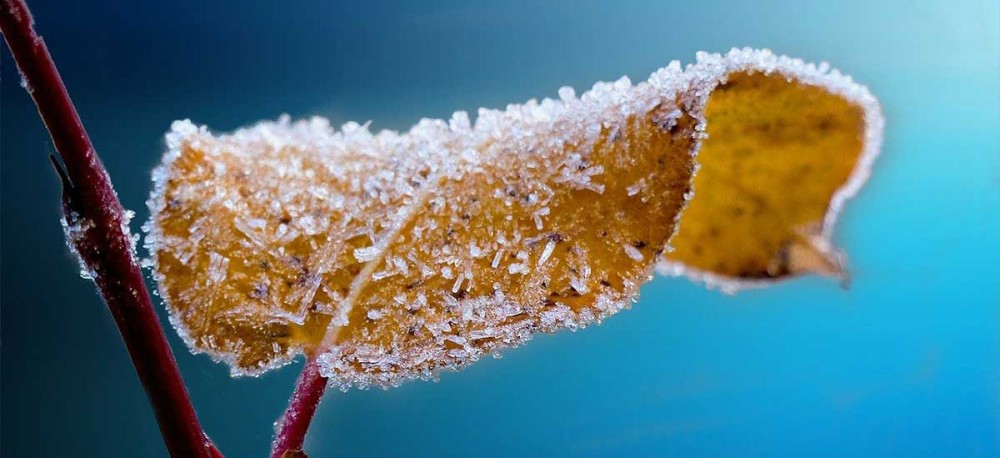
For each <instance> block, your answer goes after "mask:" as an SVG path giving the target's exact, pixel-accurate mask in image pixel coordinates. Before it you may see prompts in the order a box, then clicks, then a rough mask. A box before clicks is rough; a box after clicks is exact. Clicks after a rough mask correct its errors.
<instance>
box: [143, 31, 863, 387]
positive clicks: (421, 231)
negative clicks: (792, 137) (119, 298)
mask: <svg viewBox="0 0 1000 458" xmlns="http://www.w3.org/2000/svg"><path fill="white" fill-rule="evenodd" d="M698 60H699V62H698V63H697V64H695V65H693V66H689V67H688V68H687V69H686V70H685V69H682V67H681V65H680V64H679V63H677V62H673V63H671V64H670V65H669V66H667V67H666V68H663V69H661V70H659V71H657V72H655V73H653V75H652V76H650V78H649V79H648V80H647V81H644V82H641V83H639V84H635V85H633V84H632V83H631V82H630V81H629V80H628V78H622V79H620V80H618V81H615V82H613V83H597V84H596V85H594V87H593V88H592V89H591V90H590V91H588V92H586V93H585V94H583V95H582V96H579V97H578V96H576V94H575V93H574V90H573V89H572V88H568V87H564V88H562V89H560V90H559V92H558V93H559V100H550V99H544V100H542V101H541V102H537V101H535V100H531V101H529V102H528V103H526V104H523V105H510V106H508V107H507V109H506V110H503V111H496V110H486V109H481V110H479V112H478V113H477V116H476V120H475V122H474V123H473V122H471V120H470V117H469V116H468V115H467V114H466V113H464V112H457V113H455V114H454V115H453V116H452V117H451V119H450V120H448V121H442V120H423V121H421V122H420V123H418V124H417V125H416V126H414V127H413V128H412V129H410V131H408V132H406V133H396V132H389V131H382V132H378V133H372V132H370V131H369V130H368V128H367V125H359V124H356V123H348V124H345V125H344V126H342V127H341V128H340V129H339V130H338V129H333V128H332V127H331V126H330V125H329V123H328V122H327V121H326V120H324V119H321V118H312V119H310V120H305V121H296V122H292V121H290V120H289V119H288V118H287V117H283V118H281V119H280V120H278V121H277V122H263V123H260V124H258V125H256V126H253V127H249V128H245V129H240V130H237V131H235V132H233V133H231V134H226V135H214V134H212V133H210V132H209V131H208V130H207V128H206V127H204V126H196V125H195V124H192V123H191V122H189V121H178V122H175V123H174V125H173V126H172V129H171V131H170V133H168V134H167V144H168V148H169V150H168V152H167V154H166V155H165V158H164V160H163V164H162V165H161V166H160V167H159V168H158V169H157V170H156V172H155V173H154V182H155V190H154V192H153V195H152V198H151V200H150V208H151V210H152V211H153V218H152V220H151V221H150V223H149V224H147V226H146V229H147V232H148V235H147V238H146V245H147V247H148V249H149V251H150V253H151V256H152V262H151V264H152V266H153V267H154V270H155V276H156V279H157V281H158V284H159V290H160V293H161V296H162V297H163V299H164V301H165V302H166V304H167V306H168V308H169V310H170V314H171V321H172V323H173V324H174V326H175V327H176V328H177V330H178V332H179V333H180V334H181V336H182V337H183V338H184V340H185V342H186V343H187V344H188V345H189V346H190V347H191V348H192V349H193V350H194V351H197V352H206V353H208V354H210V355H212V356H213V357H214V358H216V359H218V360H222V361H225V362H227V363H228V364H229V365H230V367H231V368H232V371H233V373H234V374H238V375H255V374H259V373H261V372H264V371H266V370H268V369H271V368H274V367H277V366H280V365H283V364H285V363H287V362H288V361H290V360H291V359H292V358H294V357H295V356H296V355H300V354H309V355H314V356H316V357H318V358H319V359H320V361H321V365H322V372H323V374H324V375H326V376H327V377H329V378H330V380H331V383H334V384H336V385H338V386H340V387H342V388H347V387H349V386H360V387H367V386H372V385H375V386H383V387H386V386H394V385H397V384H399V383H400V382H402V381H404V380H406V379H411V378H433V377H434V376H435V374H436V373H437V371H439V370H441V369H447V368H451V369H454V368H459V367H461V366H463V365H466V364H469V363H471V362H474V361H476V360H477V359H478V358H480V357H482V356H483V355H486V354H491V353H493V354H496V353H497V352H499V351H500V350H502V349H504V348H508V347H513V346H516V345H518V344H520V343H523V342H524V341H526V340H528V339H529V338H530V337H531V335H532V334H533V333H535V332H552V331H555V330H558V329H563V328H568V329H578V328H581V327H584V326H587V325H589V324H592V323H596V322H600V321H601V320H603V319H604V318H606V317H608V316H610V315H611V314H614V313H615V312H617V311H619V310H621V309H622V308H625V307H627V306H628V305H629V304H630V303H631V301H633V300H635V298H636V295H637V293H638V288H639V286H640V285H641V284H642V283H643V282H645V281H647V280H648V279H649V278H650V275H651V273H652V272H653V269H654V268H655V267H656V266H657V265H658V264H663V265H667V264H666V263H667V262H668V261H667V260H666V256H667V255H668V253H669V251H670V250H671V249H672V248H671V245H670V242H671V238H672V237H673V236H674V234H675V232H676V231H677V227H678V221H679V220H681V221H682V223H681V225H682V226H683V224H684V223H683V220H682V219H681V212H682V210H683V209H684V208H685V206H686V205H687V202H688V200H689V199H690V198H691V197H692V195H694V193H693V191H694V188H693V187H692V183H693V178H694V176H695V170H696V169H697V163H696V154H697V152H698V151H699V148H700V146H701V143H702V141H703V140H704V139H705V137H706V126H707V124H706V119H705V105H706V103H707V101H708V98H709V94H710V93H711V92H712V91H713V90H714V89H715V88H716V86H719V85H720V84H723V83H724V82H725V81H726V79H727V77H728V76H729V75H731V74H734V73H739V72H743V73H748V74H753V73H759V74H761V75H772V74H773V75H779V76H780V78H782V79H785V80H788V81H793V80H794V81H795V83H796V84H801V85H808V86H818V87H821V88H822V89H823V90H824V91H826V92H829V93H831V94H834V95H836V96H837V97H840V98H842V99H844V100H847V102H848V103H849V104H850V105H851V106H856V107H860V109H861V110H862V112H863V113H862V114H863V115H864V116H865V119H866V121H865V122H866V123H867V124H864V125H863V126H862V128H863V129H864V132H875V135H877V132H879V131H880V128H881V126H880V124H878V126H876V127H877V128H876V127H873V126H874V124H872V123H880V122H881V118H880V117H878V111H877V103H875V102H874V99H872V98H871V96H870V95H868V93H867V91H866V90H865V89H864V88H863V87H860V86H857V85H855V84H854V83H853V82H851V81H850V79H849V78H846V77H843V76H841V75H839V74H837V73H829V72H828V71H827V69H826V68H816V67H815V66H807V65H805V64H803V63H802V62H800V61H796V60H791V59H787V58H779V57H776V56H774V55H772V54H771V53H770V52H767V51H752V50H734V51H733V52H731V53H729V54H728V55H727V56H720V55H707V54H704V55H699V57H698ZM872 107H874V108H872ZM862 137H863V136H862ZM863 140H864V145H863V146H862V147H861V148H860V150H864V151H865V152H864V153H863V154H862V156H863V157H865V158H866V159H864V160H862V161H860V162H861V163H864V164H863V165H859V167H860V168H864V169H865V170H867V163H868V162H870V159H867V158H870V157H872V156H873V153H869V152H868V151H875V150H877V148H878V145H877V143H878V139H877V138H864V137H863ZM866 161H867V162H866ZM864 173H866V171H865V172H852V177H853V178H851V182H852V183H854V182H855V181H857V180H863V175H864ZM859 176H861V178H858V177H859ZM850 186H853V187H854V188H852V189H848V190H847V191H839V192H841V194H839V195H846V194H850V193H853V192H854V191H853V189H856V186H855V185H850ZM840 189H843V188H840ZM833 191H835V189H834V190H831V192H833ZM845 193H846V194H845ZM828 207H829V208H828ZM835 207H839V203H837V204H836V205H834V206H828V205H827V203H824V206H823V210H824V211H833V212H835V211H836V210H835V209H833V208H835ZM831 224H832V223H831ZM670 262H671V264H670V265H675V266H676V265H677V264H678V263H679V261H677V260H674V261H670ZM681 263H682V262H681ZM673 271H676V268H674V270H673ZM699 271H700V270H699ZM720 275H728V274H726V273H722V274H720ZM719 278H721V277H719Z"/></svg>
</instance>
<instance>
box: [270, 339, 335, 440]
mask: <svg viewBox="0 0 1000 458" xmlns="http://www.w3.org/2000/svg"><path fill="white" fill-rule="evenodd" d="M326 384H327V381H326V378H325V377H323V376H322V375H320V373H319V364H318V363H317V362H316V359H315V358H309V359H308V360H307V361H306V365H305V367H303V368H302V373H301V374H299V379H298V380H297V381H296V382H295V391H294V392H292V399H291V400H290V401H288V409H286V410H285V413H284V414H283V415H282V416H281V418H280V419H278V421H277V423H275V424H274V442H273V443H272V444H271V458H283V457H284V458H295V457H304V456H306V455H305V453H303V452H302V444H303V442H304V441H305V438H306V431H308V430H309V424H310V423H312V419H313V415H314V414H316V407H317V406H319V401H320V399H321V398H322V397H323V392H325V391H326Z"/></svg>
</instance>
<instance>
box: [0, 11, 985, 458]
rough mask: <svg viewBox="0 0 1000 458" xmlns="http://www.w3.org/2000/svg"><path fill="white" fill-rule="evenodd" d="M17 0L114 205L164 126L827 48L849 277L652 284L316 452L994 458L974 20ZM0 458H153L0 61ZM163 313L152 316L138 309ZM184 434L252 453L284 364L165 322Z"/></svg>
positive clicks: (380, 394)
mask: <svg viewBox="0 0 1000 458" xmlns="http://www.w3.org/2000/svg"><path fill="white" fill-rule="evenodd" d="M368 3H375V2H359V1H354V2H288V3H281V2H273V1H242V2H237V3H231V4H229V5H223V4H221V2H193V1H170V2H130V1H120V0H113V1H107V0H105V1H95V0H77V1H72V2H70V1H59V0H34V1H30V0H29V4H30V5H31V7H33V9H34V13H35V18H36V20H37V23H38V28H39V30H40V32H41V33H42V34H43V36H44V37H45V38H46V41H47V43H48V45H49V48H50V50H51V52H52V54H53V56H54V58H55V60H56V62H57V64H58V65H59V68H60V70H61V71H62V75H63V78H64V80H65V82H66V84H67V86H68V87H69V90H70V93H71V94H72V95H73V97H74V100H75V102H76V106H77V108H78V109H79V111H80V114H81V116H82V118H83V120H84V123H85V124H86V126H87V128H88V130H89V132H90V135H91V138H92V139H93V141H94V144H95V145H96V147H97V149H98V151H99V152H100V154H101V156H102V157H103V159H104V162H105V165H106V166H107V168H108V170H109V171H110V173H111V177H112V179H113V181H114V183H115V185H116V186H117V190H118V194H119V196H120V197H121V200H122V201H123V203H124V204H125V205H126V207H128V208H131V209H134V210H136V211H137V212H138V214H139V216H138V217H137V218H136V220H135V221H134V222H133V227H132V228H133V231H136V230H138V227H139V225H140V224H141V223H142V222H143V221H145V220H146V219H147V217H148V210H147V209H146V207H145V205H144V201H145V199H146V197H147V195H148V193H149V191H150V188H151V185H150V181H149V175H150V171H151V170H152V168H153V166H154V165H155V164H157V163H158V161H159V159H160V155H161V153H162V151H163V149H164V143H163V137H162V135H163V133H164V132H165V131H166V130H167V129H168V128H169V126H170V122H171V121H173V120H175V119H182V118H191V119H192V120H193V121H194V122H196V123H203V124H207V125H209V126H210V127H211V128H212V129H214V130H217V131H228V130H232V129H235V128H237V127H239V126H242V125H246V124H250V123H253V122H256V121H258V120H261V119H275V118H276V117H277V116H279V115H280V114H282V113H289V114H291V115H292V116H293V117H303V116H310V115H322V116H327V117H329V118H331V119H332V121H333V122H334V124H340V123H343V122H346V121H351V120H356V121H360V122H364V121H367V120H372V121H373V123H372V127H373V129H375V130H379V129H407V128H408V127H409V126H410V125H411V124H413V123H415V122H416V121H418V120H419V119H420V118H422V117H432V118H447V117H449V116H450V115H451V113H452V112H453V111H455V110H468V111H470V112H475V110H476V109H477V108H478V107H481V106H484V107H497V108H502V107H504V106H506V104H508V103H515V102H523V101H525V100H527V99H529V98H541V97H546V96H548V97H555V96H556V91H557V89H558V88H559V87H560V86H562V85H571V86H573V87H575V88H576V89H577V93H581V92H583V91H584V90H586V89H588V88H589V87H590V86H591V85H592V84H593V83H594V82H595V81H600V80H604V81H608V80H614V79H617V78H618V77H620V76H621V75H623V74H624V75H628V76H629V77H631V78H632V80H633V81H642V80H644V79H646V77H647V76H648V75H649V74H650V72H652V71H653V70H655V69H657V68H659V67H662V66H665V65H667V64H668V63H669V62H670V61H671V60H674V59H678V60H680V61H681V62H683V63H690V62H693V60H694V54H695V52H696V51H698V50H707V51H714V52H719V51H726V50H728V49H729V48H731V47H734V46H737V47H743V46H753V47H768V48H771V49H773V50H774V51H775V52H777V53H781V54H787V55H790V56H794V57H802V58H804V59H806V60H812V61H819V60H828V61H829V62H831V63H832V64H833V66H834V67H837V68H840V69H841V70H843V71H844V72H846V73H848V74H851V75H853V76H854V77H855V79H857V80H858V81H860V82H862V83H864V84H867V85H868V86H869V87H870V88H871V90H872V92H873V93H874V94H875V95H876V96H878V97H879V98H880V99H881V101H882V103H883V105H884V109H885V112H886V117H887V128H886V139H885V145H884V149H883V154H882V157H881V158H880V159H879V161H878V163H877V166H876V169H875V173H874V175H873V177H872V179H871V181H870V182H869V184H868V185H867V187H866V188H865V189H864V190H863V191H862V192H861V194H860V195H859V197H858V198H856V199H855V200H854V201H853V202H851V203H850V205H849V206H848V207H847V209H846V212H845V213H844V214H843V218H842V220H841V222H840V225H839V228H838V231H837V237H836V240H837V243H838V244H839V246H840V247H842V248H843V249H844V250H846V251H847V253H848V254H849V259H850V267H851V271H852V273H853V276H854V281H853V283H852V285H851V286H850V288H849V289H847V290H843V289H841V288H840V287H839V286H838V284H837V283H836V282H834V281H829V280H823V279H814V278H809V279H802V280H796V281H792V282H788V283H785V284H782V285H780V286H778V287H774V288H770V289H766V290H758V291H747V292H743V293H740V294H738V295H736V296H727V295H724V294H722V293H720V292H718V291H710V290H706V289H704V288H702V287H701V286H699V285H696V284H692V283H689V282H687V281H685V280H683V279H670V278H657V279H656V280H654V281H653V282H651V283H649V284H648V285H647V286H646V287H645V288H644V289H643V294H642V298H641V301H640V302H639V303H638V304H637V305H635V306H634V307H633V309H632V310H630V311H627V312H623V313H621V314H619V315H616V316H614V317H613V318H611V319H610V320H608V321H607V322H606V323H604V324H603V325H601V326H596V327H592V328H589V329H586V330H585V331H582V332H577V333H570V332H562V333H559V334H556V335H543V336H538V337H536V338H535V339H534V340H533V341H532V342H530V343H529V344H528V345H526V346H523V347H521V348H518V349H515V350H512V351H507V352H506V353H505V356H504V358H503V359H499V360H496V359H488V360H484V361H481V362H479V363H477V364H475V365H474V366H472V367H471V368H469V369H467V370H465V371H463V372H461V373H445V374H443V376H442V377H441V381H440V382H438V383H427V382H415V383H409V384H406V385H404V386H403V387H401V388H398V389H394V390H391V391H382V390H372V391H351V392H349V393H346V394H345V393H341V392H337V391H334V392H331V393H329V394H328V395H327V397H326V399H325V401H324V402H323V404H322V405H321V406H320V410H319V414H318V416H317V418H316V421H315V423H314V424H313V427H312V431H311V434H310V436H309V437H308V440H307V442H306V449H307V450H308V451H309V452H310V454H311V455H313V456H316V457H322V456H341V457H353V456H471V455H476V456H496V457H501V456H672V455H677V456H689V457H699V456H907V457H913V456H928V457H931V456H933V457H943V456H998V455H1000V402H998V401H1000V6H998V5H1000V4H998V3H997V2H996V1H995V0H953V1H948V2H914V1H872V0H850V1H841V2H800V1H794V0H789V1H771V2H765V3H764V4H761V5H750V4H749V3H751V2H743V1H736V0H732V1H704V2H669V3H667V2H651V1H650V2H642V1H605V2H597V1H570V0H565V1H554V2H536V1H507V2H490V3H487V2H468V1H442V2H400V3H389V2H378V4H377V5H369V4H368ZM0 72H2V73H0V98H2V106H0V108H2V109H0V129H2V133H0V138H2V142H0V147H2V156H0V157H2V163H0V195H2V205H0V222H2V227H0V233H2V253H0V272H2V273H0V293H2V317H0V323H2V331H0V338H2V346H0V361H2V368H0V376H2V383H0V392H2V399H0V407H2V418H0V423H2V440H0V447H2V449H0V452H2V455H3V456H5V457H6V456H10V457H32V456H103V457H131V456H162V455H164V454H165V453H166V452H165V449H164V447H163V445H162V442H161V440H160V435H159V431H158V429H157V426H156V423H155V420H154V418H153V415H152V413H151V411H150V408H149V406H148V404H147V402H146V399H145V397H144V394H143V391H142V388H141V386H140V385H139V383H138V381H137V379H136V377H135V374H134V371H133V369H132V367H131V365H130V363H129V360H128V357H127V355H126V353H125V350H124V348H123V346H122V344H121V342H120V339H119V336H118V333H117V331H116V329H115V327H114V325H113V322H112V320H111V317H110V316H109V314H108V313H107V311H106V309H105V307H104V305H103V303H102V302H101V300H100V299H99V298H98V296H97V295H96V293H95V291H94V287H93V285H92V284H91V283H90V282H87V281H84V280H82V279H80V278H79V276H78V273H77V272H78V270H79V268H78V266H77V263H76V261H75V260H74V259H72V258H71V257H70V255H69V253H68V251H67V249H66V247H65V245H64V244H63V239H62V233H61V229H60V227H59V220H58V218H59V211H58V208H59V207H58V205H59V204H58V202H59V198H58V196H59V184H58V181H57V179H56V176H55V174H54V173H53V172H52V170H51V166H50V165H49V163H48V161H47V159H46V155H47V154H49V153H52V152H54V150H53V147H52V143H51V141H50V140H49V138H48V135H47V133H46V132H45V130H44V129H43V126H42V124H41V122H40V120H39V119H38V117H37V114H36V112H35V111H34V107H33V105H32V103H31V100H30V99H29V97H28V96H27V94H26V93H25V92H24V91H23V90H22V89H21V88H20V87H19V85H18V83H19V76H18V74H17V71H16V69H15V66H14V63H13V61H12V60H11V58H10V54H9V52H8V51H7V50H6V48H4V50H3V53H2V62H0ZM165 316H166V315H165V313H163V311H162V307H161V318H163V319H165ZM168 335H169V337H170V339H171V344H172V345H173V348H174V351H175V352H176V353H177V357H178V360H179V363H180V366H181V370H182V372H183V374H184V376H185V378H186V380H187V382H188V386H189V388H190V391H191V395H192V397H193V400H194V403H195V406H196V407H197V408H198V411H199V415H200V417H201V419H202V421H203V423H204V426H205V428H206V429H207V431H208V432H209V434H210V435H211V436H212V438H213V439H214V440H215V441H216V443H217V444H218V445H219V447H220V448H221V449H222V450H223V451H224V452H226V454H227V455H228V456H231V457H243V456H264V454H265V453H266V452H267V450H268V445H269V443H270V440H271V434H272V422H273V421H274V420H275V418H277V416H278V415H279V414H280V413H281V411H282V410H283V408H284V406H285V404H286V401H287V398H288V396H289V394H290V392H291V388H292V384H293V381H294V379H295V377H296V375H297V373H298V369H299V367H300V366H301V362H300V363H298V364H296V365H294V366H292V367H286V368H284V369H282V370H280V371H277V372H274V373H270V374H268V375H266V376H264V377H261V378H259V379H230V378H229V376H228V372H227V368H226V367H224V366H222V365H217V364H214V363H212V362H211V361H210V360H209V359H208V358H207V357H205V356H192V355H190V353H189V352H188V351H187V349H186V348H185V347H184V345H183V344H182V343H181V342H180V341H179V340H178V339H177V337H176V334H175V333H174V332H173V331H172V330H169V331H168Z"/></svg>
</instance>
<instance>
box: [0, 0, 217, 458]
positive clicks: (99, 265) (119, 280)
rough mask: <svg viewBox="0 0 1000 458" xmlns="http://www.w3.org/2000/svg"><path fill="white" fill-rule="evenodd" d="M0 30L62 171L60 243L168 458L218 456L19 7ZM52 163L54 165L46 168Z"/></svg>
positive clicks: (87, 151) (87, 146)
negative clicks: (84, 274)
mask: <svg viewBox="0 0 1000 458" xmlns="http://www.w3.org/2000/svg"><path fill="white" fill-rule="evenodd" d="M0 30H2V31H3V35H4V39H6V41H7V46H8V47H10V50H11V53H12V54H13V56H14V60H15V61H17V66H18V68H20V70H21V74H22V76H23V78H24V81H25V83H26V84H27V88H28V92H29V93H30V94H31V97H32V98H33V99H34V101H35V105H36V106H37V107H38V113H39V114H40V115H41V117H42V120H43V121H44V122H45V126H46V127H47V128H48V130H49V134H50V135H51V136H52V141H53V143H54V144H55V147H56V149H57V150H58V151H59V154H60V156H61V157H62V161H63V164H65V170H62V169H61V168H60V167H59V165H58V163H56V168H57V171H58V172H59V174H60V178H61V179H62V181H63V186H64V188H63V213H64V218H65V220H66V223H67V225H68V226H69V227H70V228H71V229H70V230H68V231H67V237H68V240H69V242H70V244H71V246H72V247H73V248H74V249H75V250H76V251H77V253H78V254H79V255H80V258H81V261H82V263H83V264H84V267H85V268H86V269H87V270H89V271H90V272H91V273H92V274H93V277H94V281H95V282H96V283H97V288H98V290H99V291H100V293H101V296H102V297H103V298H104V301H105V302H106V303H107V305H108V309H109V310H110V311H111V315H112V316H114V319H115V323H116V324H117V325H118V330H119V331H120V332H121V336H122V340H124V341H125V346H126V348H127V349H128V352H129V356H131V358H132V364H133V365H134V366H135V370H136V372H137V373H138V375H139V379H140V380H141V381H142V385H143V386H144V387H145V389H146V395H147V396H148V397H149V401H150V404H152V407H153V411H154V413H155V414H156V420H157V422H158V423H159V425H160V431H161V432H162V434H163V440H164V442H165V443H166V446H167V449H168V450H169V452H170V454H171V455H172V456H177V457H219V456H222V455H221V454H220V453H219V452H218V450H216V449H215V447H214V446H213V445H212V443H211V441H210V440H209V439H208V437H207V436H206V435H205V433H204V432H203V431H202V429H201V425H200V424H199V423H198V417H197V416H196V415H195V411H194V407H192V405H191V400H190V399H189V398H188V393H187V388H185V386H184V382H183V380H181V375H180V371H179V370H178V369H177V363H176V362H175V361H174V356H173V353H171V351H170V346H169V345H168V344H167V339H166V337H165V336H164V334H163V328H162V327H161V326H160V320H159V318H157V316H156V311H155V310H154V309H153V304H152V302H151V300H150V297H149V292H148V291H147V290H146V285H145V282H144V281H143V277H142V271H141V270H140V269H139V266H138V264H137V263H136V260H135V257H134V254H133V242H132V240H131V239H130V235H129V232H128V224H127V220H126V218H125V216H124V211H123V209H122V205H121V202H119V201H118V196H117V195H116V194H115V191H114V189H113V188H112V186H111V179H110V178H109V177H108V173H107V171H106V170H105V169H104V166H103V165H102V164H101V161H100V159H99V158H98V156H97V153H96V152H95V151H94V147H93V145H92V144H91V143H90V138H89V137H88V136H87V132H86V131H85V130H84V128H83V123H81V121H80V117H79V115H78V114H77V112H76V108H75V107H74V106H73V102H72V101H71V100H70V98H69V94H68V93H67V92H66V87H65V86H64V85H63V82H62V79H61V78H60V76H59V72H58V71H57V70H56V67H55V63H53V62H52V57H51V56H50V55H49V51H48V49H47V48H46V46H45V43H44V42H43V41H42V39H41V37H39V36H38V35H37V34H36V32H35V30H34V22H33V19H32V17H31V13H30V12H29V10H28V6H27V5H26V4H25V3H24V0H3V5H2V7H0ZM53 162H54V163H55V161H53Z"/></svg>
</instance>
